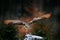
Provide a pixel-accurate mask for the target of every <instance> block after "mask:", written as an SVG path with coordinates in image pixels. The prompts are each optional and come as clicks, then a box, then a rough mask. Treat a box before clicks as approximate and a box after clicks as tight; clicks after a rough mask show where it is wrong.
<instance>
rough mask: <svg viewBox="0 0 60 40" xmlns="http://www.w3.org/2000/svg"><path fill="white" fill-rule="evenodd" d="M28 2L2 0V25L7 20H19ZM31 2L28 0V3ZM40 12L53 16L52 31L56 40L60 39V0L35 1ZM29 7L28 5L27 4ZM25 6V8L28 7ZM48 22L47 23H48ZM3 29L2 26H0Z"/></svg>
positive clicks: (0, 15)
mask: <svg viewBox="0 0 60 40" xmlns="http://www.w3.org/2000/svg"><path fill="white" fill-rule="evenodd" d="M25 1H26V0H1V1H0V3H1V5H0V10H1V11H0V25H1V24H2V21H3V20H5V19H17V18H19V17H21V15H22V14H23V13H22V12H23V10H22V9H23V6H24V5H25V4H27V3H26V2H25ZM30 1H31V0H28V3H29V2H30ZM33 1H34V2H35V3H36V4H37V6H38V7H39V10H42V11H46V12H50V13H51V14H52V17H51V19H49V20H48V23H54V24H53V27H52V30H53V35H54V40H56V39H59V37H60V19H59V18H60V4H59V3H60V2H59V0H33ZM27 5H28V4H27ZM27 5H25V6H27ZM46 22H47V21H46ZM0 28H1V26H0Z"/></svg>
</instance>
